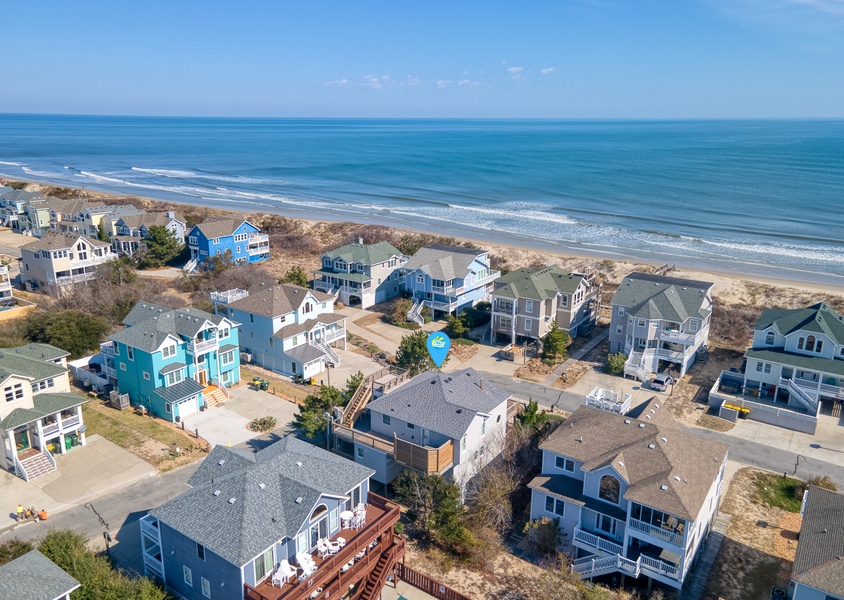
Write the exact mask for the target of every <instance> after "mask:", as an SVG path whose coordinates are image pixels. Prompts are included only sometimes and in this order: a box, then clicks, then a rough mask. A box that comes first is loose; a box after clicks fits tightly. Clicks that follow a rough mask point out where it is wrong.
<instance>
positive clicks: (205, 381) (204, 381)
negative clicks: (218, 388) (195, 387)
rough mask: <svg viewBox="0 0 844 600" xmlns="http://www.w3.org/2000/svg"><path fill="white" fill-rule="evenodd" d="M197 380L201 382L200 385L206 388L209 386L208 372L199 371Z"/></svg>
mask: <svg viewBox="0 0 844 600" xmlns="http://www.w3.org/2000/svg"><path fill="white" fill-rule="evenodd" d="M196 378H197V380H199V385H201V386H202V387H205V386H207V385H208V371H206V370H205V369H202V370H201V371H197V373H196Z"/></svg>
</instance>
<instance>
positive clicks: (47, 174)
mask: <svg viewBox="0 0 844 600" xmlns="http://www.w3.org/2000/svg"><path fill="white" fill-rule="evenodd" d="M21 168H22V169H23V172H24V173H26V174H27V175H32V176H33V177H64V173H50V172H48V171H38V170H36V169H31V168H29V167H21Z"/></svg>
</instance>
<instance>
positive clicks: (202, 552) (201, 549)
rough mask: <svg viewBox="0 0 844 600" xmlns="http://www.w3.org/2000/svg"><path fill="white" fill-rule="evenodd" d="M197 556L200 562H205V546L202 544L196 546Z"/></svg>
mask: <svg viewBox="0 0 844 600" xmlns="http://www.w3.org/2000/svg"><path fill="white" fill-rule="evenodd" d="M196 556H197V558H199V560H205V546H203V545H202V544H197V545H196Z"/></svg>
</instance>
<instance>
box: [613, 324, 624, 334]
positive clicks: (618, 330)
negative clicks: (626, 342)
mask: <svg viewBox="0 0 844 600" xmlns="http://www.w3.org/2000/svg"><path fill="white" fill-rule="evenodd" d="M615 332H616V333H618V334H623V333H624V325H616V326H615Z"/></svg>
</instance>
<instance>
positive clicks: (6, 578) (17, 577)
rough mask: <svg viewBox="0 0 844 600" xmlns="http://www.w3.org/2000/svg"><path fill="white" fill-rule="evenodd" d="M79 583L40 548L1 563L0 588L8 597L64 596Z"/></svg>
mask: <svg viewBox="0 0 844 600" xmlns="http://www.w3.org/2000/svg"><path fill="white" fill-rule="evenodd" d="M79 587H80V584H79V582H78V581H76V579H74V578H73V577H71V576H70V575H68V574H67V573H65V572H64V571H63V570H62V569H61V568H60V567H59V566H58V565H57V564H56V563H54V562H53V561H51V560H50V559H49V558H47V557H46V556H44V555H43V554H41V553H40V552H39V551H38V550H32V551H30V552H27V553H26V554H24V555H23V556H20V557H18V558H16V559H14V560H12V561H9V562H7V563H6V564H5V565H3V566H0V590H3V596H4V597H8V598H15V600H54V599H55V598H64V597H65V595H67V594H69V593H70V592H72V591H73V590H75V589H77V588H79ZM7 594H8V595H7Z"/></svg>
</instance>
